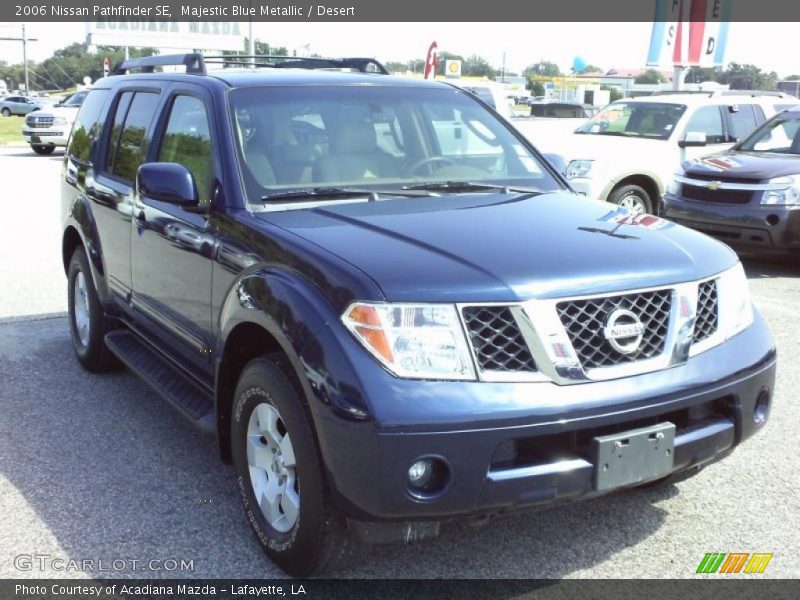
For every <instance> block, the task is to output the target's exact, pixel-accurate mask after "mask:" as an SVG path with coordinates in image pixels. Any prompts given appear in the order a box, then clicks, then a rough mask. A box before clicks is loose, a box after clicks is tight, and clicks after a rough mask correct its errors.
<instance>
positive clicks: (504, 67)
mask: <svg viewBox="0 0 800 600" xmlns="http://www.w3.org/2000/svg"><path fill="white" fill-rule="evenodd" d="M500 81H501V82H502V83H505V82H506V53H505V52H503V68H502V70H501V71H500Z"/></svg>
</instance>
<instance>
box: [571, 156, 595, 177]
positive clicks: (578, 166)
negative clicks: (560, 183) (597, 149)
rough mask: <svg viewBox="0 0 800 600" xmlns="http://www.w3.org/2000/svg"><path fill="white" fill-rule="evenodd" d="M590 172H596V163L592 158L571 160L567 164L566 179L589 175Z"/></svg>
mask: <svg viewBox="0 0 800 600" xmlns="http://www.w3.org/2000/svg"><path fill="white" fill-rule="evenodd" d="M590 174H594V175H596V174H597V165H595V162H594V161H593V160H571V161H570V163H569V164H568V165H567V172H566V175H567V179H575V178H576V177H589V175H590Z"/></svg>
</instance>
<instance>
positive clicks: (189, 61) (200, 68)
mask: <svg viewBox="0 0 800 600" xmlns="http://www.w3.org/2000/svg"><path fill="white" fill-rule="evenodd" d="M180 65H183V66H185V67H186V72H187V73H191V74H194V75H205V74H206V65H205V62H204V60H203V55H202V54H198V53H196V52H191V53H189V54H164V55H158V56H143V57H141V58H129V59H128V60H123V61H122V62H119V63H117V64H116V65H115V66H114V70H113V71H111V74H112V75H125V74H126V73H127V72H128V71H130V70H131V69H141V71H142V73H153V72H154V71H155V68H156V67H165V66H180Z"/></svg>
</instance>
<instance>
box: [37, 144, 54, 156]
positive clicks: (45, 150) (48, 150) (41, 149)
mask: <svg viewBox="0 0 800 600" xmlns="http://www.w3.org/2000/svg"><path fill="white" fill-rule="evenodd" d="M31 148H33V151H34V152H36V154H52V153H53V150H55V149H56V147H55V146H41V145H37V146H31Z"/></svg>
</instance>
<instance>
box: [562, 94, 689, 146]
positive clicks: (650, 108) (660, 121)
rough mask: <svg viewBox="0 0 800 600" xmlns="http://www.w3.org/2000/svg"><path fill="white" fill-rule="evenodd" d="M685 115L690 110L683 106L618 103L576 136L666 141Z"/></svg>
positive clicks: (599, 115) (579, 130)
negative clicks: (612, 136) (588, 135)
mask: <svg viewBox="0 0 800 600" xmlns="http://www.w3.org/2000/svg"><path fill="white" fill-rule="evenodd" d="M685 111H686V106H684V105H682V104H668V103H666V102H664V103H661V102H614V103H613V104H609V105H608V106H606V107H605V108H604V109H603V110H601V111H600V112H599V113H597V114H596V115H595V116H593V117H592V118H591V119H589V120H588V121H587V122H586V123H584V124H583V125H581V126H580V127H578V128H577V129H576V130H575V133H591V134H595V135H621V136H630V137H642V138H649V139H655V140H666V139H667V138H669V136H670V135H672V132H673V131H675V126H676V125H677V123H678V121H679V120H680V118H681V115H683V113H684V112H685Z"/></svg>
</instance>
